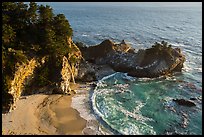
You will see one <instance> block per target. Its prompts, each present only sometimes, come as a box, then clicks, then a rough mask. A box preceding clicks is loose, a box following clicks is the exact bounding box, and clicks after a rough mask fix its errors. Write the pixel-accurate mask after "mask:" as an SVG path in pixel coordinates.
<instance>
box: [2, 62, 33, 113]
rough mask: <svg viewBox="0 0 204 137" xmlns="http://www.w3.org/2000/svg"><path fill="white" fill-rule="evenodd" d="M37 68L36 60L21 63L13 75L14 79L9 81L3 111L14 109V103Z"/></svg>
mask: <svg viewBox="0 0 204 137" xmlns="http://www.w3.org/2000/svg"><path fill="white" fill-rule="evenodd" d="M36 67H37V61H36V59H31V60H30V61H28V63H23V64H22V65H19V66H18V68H17V70H16V72H15V74H14V78H13V80H12V81H11V88H10V90H9V91H8V93H7V96H6V97H5V98H6V100H8V101H9V102H7V107H6V106H5V107H6V108H4V109H5V111H11V110H12V109H14V108H15V103H16V101H17V100H18V99H19V97H20V96H21V94H22V92H23V91H24V87H25V85H26V84H28V83H29V81H30V80H31V79H32V75H33V72H34V70H35V68H36Z"/></svg>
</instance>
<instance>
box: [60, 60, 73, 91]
mask: <svg viewBox="0 0 204 137" xmlns="http://www.w3.org/2000/svg"><path fill="white" fill-rule="evenodd" d="M71 71H72V69H71V66H70V65H69V62H68V59H67V58H66V57H65V56H64V57H63V63H62V70H61V75H62V78H61V79H62V81H61V82H60V88H61V90H62V93H64V94H67V93H69V92H70V91H71V89H70V85H69V83H70V80H71V76H72V75H71V73H72V72H71Z"/></svg>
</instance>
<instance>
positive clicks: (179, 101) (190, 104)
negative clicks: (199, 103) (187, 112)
mask: <svg viewBox="0 0 204 137" xmlns="http://www.w3.org/2000/svg"><path fill="white" fill-rule="evenodd" d="M173 101H174V102H176V103H177V104H178V105H182V106H187V107H193V106H196V104H195V103H194V102H193V101H191V100H186V99H173Z"/></svg>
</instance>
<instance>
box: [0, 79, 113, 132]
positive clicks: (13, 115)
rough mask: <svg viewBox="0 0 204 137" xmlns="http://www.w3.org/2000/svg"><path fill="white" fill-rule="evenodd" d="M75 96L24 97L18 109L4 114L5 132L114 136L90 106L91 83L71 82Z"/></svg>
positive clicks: (17, 106)
mask: <svg viewBox="0 0 204 137" xmlns="http://www.w3.org/2000/svg"><path fill="white" fill-rule="evenodd" d="M71 86H72V89H73V90H75V91H76V93H74V92H73V91H72V93H71V95H61V94H52V95H45V94H34V95H29V96H21V98H20V99H19V100H18V101H17V103H16V109H14V110H12V111H11V112H9V113H6V114H2V135H26V134H27V135H104V134H105V135H110V134H113V133H112V132H111V131H109V130H108V129H106V128H105V127H104V126H102V125H101V124H100V122H99V121H98V120H97V118H96V116H95V115H94V114H93V113H92V112H91V108H90V104H89V103H90V102H89V101H91V100H90V98H89V96H90V92H91V91H93V87H92V86H91V85H90V84H82V83H76V84H75V85H73V84H72V85H71Z"/></svg>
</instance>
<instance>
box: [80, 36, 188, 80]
mask: <svg viewBox="0 0 204 137" xmlns="http://www.w3.org/2000/svg"><path fill="white" fill-rule="evenodd" d="M81 51H82V54H83V56H84V58H85V59H86V60H87V61H89V62H92V63H95V64H99V65H103V64H108V65H110V66H111V67H112V68H113V69H114V70H115V71H120V72H125V73H128V75H131V76H135V77H150V78H151V77H159V76H162V75H167V74H170V73H172V72H175V71H181V69H182V67H183V63H184V61H185V56H184V55H183V54H182V53H181V50H180V49H179V48H172V45H168V44H167V42H164V41H162V42H161V43H155V44H154V45H153V46H152V47H151V48H148V49H145V50H143V49H140V50H138V52H137V53H135V51H134V49H133V48H132V47H131V46H130V45H128V44H126V43H125V41H122V42H121V43H120V44H114V43H113V42H112V41H110V40H105V41H103V42H102V43H101V44H99V45H96V46H92V47H86V48H83V49H81Z"/></svg>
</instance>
